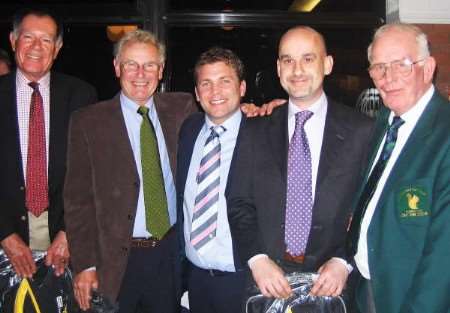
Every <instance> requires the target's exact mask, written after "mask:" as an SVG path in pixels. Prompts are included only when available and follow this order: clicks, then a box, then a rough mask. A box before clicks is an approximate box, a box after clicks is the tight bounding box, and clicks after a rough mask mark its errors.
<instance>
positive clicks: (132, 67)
mask: <svg viewBox="0 0 450 313" xmlns="http://www.w3.org/2000/svg"><path fill="white" fill-rule="evenodd" d="M121 65H122V68H123V70H124V71H125V72H127V73H137V72H138V71H139V69H140V68H142V69H143V70H144V72H146V73H154V72H156V71H158V69H159V63H156V62H148V63H144V64H141V65H139V64H138V63H137V62H135V61H125V62H122V63H121Z"/></svg>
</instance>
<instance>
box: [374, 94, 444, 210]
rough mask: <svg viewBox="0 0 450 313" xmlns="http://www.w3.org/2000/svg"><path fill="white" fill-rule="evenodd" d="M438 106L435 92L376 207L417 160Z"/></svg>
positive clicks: (433, 121)
mask: <svg viewBox="0 0 450 313" xmlns="http://www.w3.org/2000/svg"><path fill="white" fill-rule="evenodd" d="M439 105H440V99H439V95H438V93H437V92H435V93H434V94H433V97H432V98H431V100H430V102H429V103H428V105H427V107H426V108H425V110H424V111H423V113H422V115H421V117H420V118H419V120H418V121H417V124H416V126H415V128H414V130H413V131H412V133H411V134H410V136H409V138H408V140H407V141H406V144H405V146H404V147H403V149H402V151H401V153H400V155H399V157H398V159H397V162H396V163H395V165H394V167H393V168H392V170H391V173H390V174H389V178H388V180H387V181H386V184H385V186H384V188H383V192H382V193H381V196H380V200H379V201H378V204H377V207H379V206H380V205H381V206H382V205H383V203H384V201H386V198H385V195H386V193H385V191H386V190H393V188H395V187H394V186H393V184H395V183H396V182H398V180H399V178H401V177H402V176H403V175H402V173H407V172H408V171H409V170H411V169H410V167H411V164H414V160H415V159H416V158H417V151H419V150H420V149H422V148H423V143H424V142H426V140H427V137H428V136H430V134H431V133H432V132H433V128H434V127H433V125H434V123H435V120H436V118H437V114H438V107H439Z"/></svg>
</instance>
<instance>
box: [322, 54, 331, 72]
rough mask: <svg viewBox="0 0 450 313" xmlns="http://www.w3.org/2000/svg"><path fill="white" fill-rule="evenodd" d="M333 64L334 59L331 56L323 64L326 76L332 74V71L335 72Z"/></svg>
mask: <svg viewBox="0 0 450 313" xmlns="http://www.w3.org/2000/svg"><path fill="white" fill-rule="evenodd" d="M333 64H334V61H333V57H332V56H331V55H327V56H326V57H325V59H324V62H323V66H324V73H325V75H329V74H330V73H331V71H332V70H333Z"/></svg>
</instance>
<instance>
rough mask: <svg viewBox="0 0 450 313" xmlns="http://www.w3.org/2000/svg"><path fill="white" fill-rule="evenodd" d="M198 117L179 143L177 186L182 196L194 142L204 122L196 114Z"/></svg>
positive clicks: (200, 116) (202, 117)
mask: <svg viewBox="0 0 450 313" xmlns="http://www.w3.org/2000/svg"><path fill="white" fill-rule="evenodd" d="M196 117H198V118H197V119H196V120H195V121H194V123H193V125H192V128H191V131H190V132H189V133H186V137H184V138H183V140H182V141H181V142H180V143H179V144H180V147H179V149H180V151H179V156H180V157H179V162H178V164H179V168H178V169H177V170H178V171H179V173H178V175H179V179H178V181H179V182H180V184H179V185H178V189H179V190H178V192H179V193H180V194H181V195H183V196H184V189H185V185H186V179H187V175H188V171H189V165H190V164H191V159H192V152H193V151H194V145H195V141H196V140H197V137H198V134H199V132H200V130H201V129H202V126H203V124H204V122H205V119H204V114H198V115H197V116H196Z"/></svg>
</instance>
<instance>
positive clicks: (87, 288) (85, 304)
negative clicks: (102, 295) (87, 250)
mask: <svg viewBox="0 0 450 313" xmlns="http://www.w3.org/2000/svg"><path fill="white" fill-rule="evenodd" d="M94 289H98V279H97V272H96V271H95V270H85V271H82V272H81V273H78V274H77V275H76V276H75V279H74V280H73V290H74V294H75V299H77V302H78V305H79V306H80V308H81V309H82V310H83V311H86V310H88V309H89V308H90V307H91V298H92V290H94Z"/></svg>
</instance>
